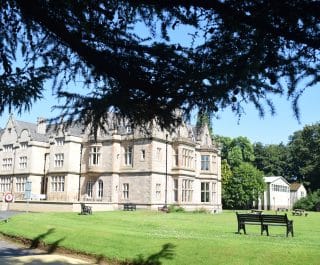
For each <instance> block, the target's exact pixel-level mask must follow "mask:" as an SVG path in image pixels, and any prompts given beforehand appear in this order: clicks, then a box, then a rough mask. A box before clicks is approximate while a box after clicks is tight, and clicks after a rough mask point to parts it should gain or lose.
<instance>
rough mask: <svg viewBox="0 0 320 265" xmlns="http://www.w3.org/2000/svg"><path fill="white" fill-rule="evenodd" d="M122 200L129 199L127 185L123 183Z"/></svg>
mask: <svg viewBox="0 0 320 265" xmlns="http://www.w3.org/2000/svg"><path fill="white" fill-rule="evenodd" d="M123 199H129V183H123Z"/></svg>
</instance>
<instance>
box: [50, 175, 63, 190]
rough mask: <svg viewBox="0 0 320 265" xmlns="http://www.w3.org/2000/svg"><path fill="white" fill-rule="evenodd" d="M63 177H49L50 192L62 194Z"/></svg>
mask: <svg viewBox="0 0 320 265" xmlns="http://www.w3.org/2000/svg"><path fill="white" fill-rule="evenodd" d="M64 183H65V176H52V177H51V191H52V192H62V191H64Z"/></svg>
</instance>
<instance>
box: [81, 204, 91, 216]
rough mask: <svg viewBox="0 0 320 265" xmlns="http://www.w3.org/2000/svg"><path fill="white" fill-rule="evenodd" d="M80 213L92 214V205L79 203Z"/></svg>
mask: <svg viewBox="0 0 320 265" xmlns="http://www.w3.org/2000/svg"><path fill="white" fill-rule="evenodd" d="M81 214H92V207H91V206H88V205H85V204H84V203H81Z"/></svg>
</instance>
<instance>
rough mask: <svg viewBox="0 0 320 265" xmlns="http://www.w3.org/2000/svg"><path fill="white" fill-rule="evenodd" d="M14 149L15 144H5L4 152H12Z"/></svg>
mask: <svg viewBox="0 0 320 265" xmlns="http://www.w3.org/2000/svg"><path fill="white" fill-rule="evenodd" d="M12 151H13V144H6V145H4V146H3V152H6V153H8V152H12Z"/></svg>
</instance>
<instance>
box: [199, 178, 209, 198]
mask: <svg viewBox="0 0 320 265" xmlns="http://www.w3.org/2000/svg"><path fill="white" fill-rule="evenodd" d="M209 201H210V190H209V182H201V202H209Z"/></svg>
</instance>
